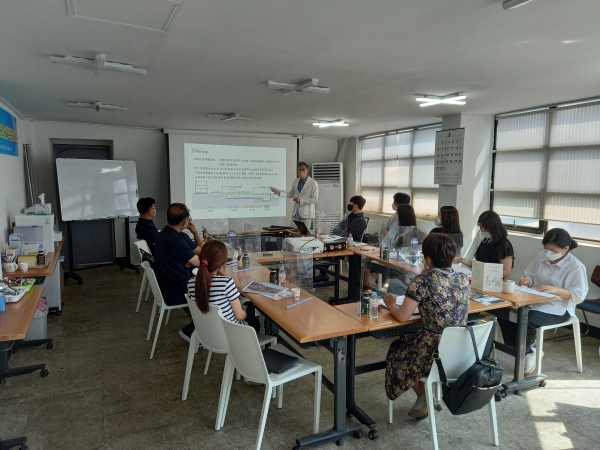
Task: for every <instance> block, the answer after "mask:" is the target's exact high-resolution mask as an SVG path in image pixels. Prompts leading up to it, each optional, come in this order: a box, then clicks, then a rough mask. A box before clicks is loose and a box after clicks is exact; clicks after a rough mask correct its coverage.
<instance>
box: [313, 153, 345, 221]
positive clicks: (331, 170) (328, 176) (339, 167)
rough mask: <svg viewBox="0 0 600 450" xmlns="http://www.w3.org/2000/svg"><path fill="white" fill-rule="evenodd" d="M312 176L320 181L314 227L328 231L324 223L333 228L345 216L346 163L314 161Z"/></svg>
mask: <svg viewBox="0 0 600 450" xmlns="http://www.w3.org/2000/svg"><path fill="white" fill-rule="evenodd" d="M312 177H313V179H314V180H315V181H316V182H317V183H319V200H318V201H317V208H316V215H315V221H314V222H315V223H314V225H313V227H319V229H320V230H323V232H328V230H324V224H326V223H327V224H330V225H331V230H333V228H334V227H335V226H336V225H337V224H338V223H339V222H340V221H341V220H342V219H343V218H344V164H343V163H339V162H328V163H313V165H312ZM331 230H329V231H331Z"/></svg>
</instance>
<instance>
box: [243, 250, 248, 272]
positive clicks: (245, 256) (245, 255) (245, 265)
mask: <svg viewBox="0 0 600 450" xmlns="http://www.w3.org/2000/svg"><path fill="white" fill-rule="evenodd" d="M242 267H243V268H244V269H247V268H248V267H250V257H249V256H248V253H244V257H243V258H242Z"/></svg>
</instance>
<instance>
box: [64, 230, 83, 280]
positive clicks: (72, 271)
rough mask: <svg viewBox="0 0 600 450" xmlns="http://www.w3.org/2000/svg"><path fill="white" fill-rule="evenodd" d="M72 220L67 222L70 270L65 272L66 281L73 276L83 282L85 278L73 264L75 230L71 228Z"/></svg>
mask: <svg viewBox="0 0 600 450" xmlns="http://www.w3.org/2000/svg"><path fill="white" fill-rule="evenodd" d="M72 223H73V221H72V220H70V221H68V222H67V244H68V245H69V271H68V272H65V274H64V277H65V283H66V281H67V280H68V279H69V278H73V279H74V280H77V284H83V278H81V277H80V276H79V275H77V274H76V273H75V268H74V266H73V258H74V256H73V232H72V230H71V224H72Z"/></svg>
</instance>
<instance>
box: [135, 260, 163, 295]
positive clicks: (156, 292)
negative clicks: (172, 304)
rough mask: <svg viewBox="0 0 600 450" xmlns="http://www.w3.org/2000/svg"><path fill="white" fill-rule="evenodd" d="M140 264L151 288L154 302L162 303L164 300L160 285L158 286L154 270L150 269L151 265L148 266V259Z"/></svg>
mask: <svg viewBox="0 0 600 450" xmlns="http://www.w3.org/2000/svg"><path fill="white" fill-rule="evenodd" d="M141 266H142V269H144V271H145V273H146V278H148V282H149V283H150V289H152V296H153V297H154V303H156V304H157V305H162V304H163V303H164V300H163V296H162V292H160V287H158V281H156V275H154V270H152V267H150V263H149V262H148V261H144V262H142V264H141Z"/></svg>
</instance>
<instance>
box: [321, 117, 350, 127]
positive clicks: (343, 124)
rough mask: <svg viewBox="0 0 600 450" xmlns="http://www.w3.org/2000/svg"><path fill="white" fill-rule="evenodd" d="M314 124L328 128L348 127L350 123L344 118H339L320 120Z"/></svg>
mask: <svg viewBox="0 0 600 450" xmlns="http://www.w3.org/2000/svg"><path fill="white" fill-rule="evenodd" d="M313 125H315V126H318V127H319V128H327V127H347V126H348V125H349V124H348V123H346V122H344V121H343V120H342V119H338V120H319V121H317V122H313Z"/></svg>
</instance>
